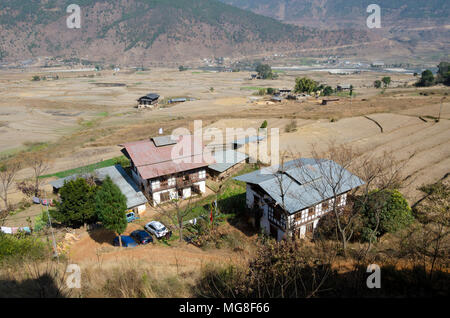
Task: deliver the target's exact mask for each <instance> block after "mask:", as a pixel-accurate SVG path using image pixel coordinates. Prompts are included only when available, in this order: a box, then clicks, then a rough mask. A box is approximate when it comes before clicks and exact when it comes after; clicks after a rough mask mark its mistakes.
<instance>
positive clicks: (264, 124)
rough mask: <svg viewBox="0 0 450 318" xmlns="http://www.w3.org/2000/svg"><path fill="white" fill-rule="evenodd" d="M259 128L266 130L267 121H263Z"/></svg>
mask: <svg viewBox="0 0 450 318" xmlns="http://www.w3.org/2000/svg"><path fill="white" fill-rule="evenodd" d="M260 128H267V120H264V121H263V123H262V124H261V127H260Z"/></svg>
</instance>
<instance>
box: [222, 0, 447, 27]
mask: <svg viewBox="0 0 450 318" xmlns="http://www.w3.org/2000/svg"><path fill="white" fill-rule="evenodd" d="M221 1H223V2H225V3H228V4H231V5H234V6H237V7H240V8H243V9H248V10H252V11H253V12H256V13H258V14H262V15H266V16H270V17H273V18H276V19H279V20H282V21H286V22H291V23H297V24H299V25H310V26H314V27H326V28H330V27H332V28H346V27H352V28H360V29H361V28H365V21H366V18H367V16H368V15H369V14H368V13H366V8H367V6H368V5H369V4H371V3H376V4H378V5H379V6H380V7H381V10H382V21H383V26H384V27H405V25H404V23H407V24H409V26H411V25H412V24H413V23H414V26H416V27H418V26H425V25H438V24H442V23H445V22H448V21H447V19H448V16H449V13H450V3H449V2H448V1H446V0H417V1H406V0H379V1H376V2H374V1H371V0H221Z"/></svg>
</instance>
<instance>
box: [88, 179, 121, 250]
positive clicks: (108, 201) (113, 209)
mask: <svg viewBox="0 0 450 318" xmlns="http://www.w3.org/2000/svg"><path fill="white" fill-rule="evenodd" d="M126 208H127V199H126V197H125V196H124V195H123V194H122V192H121V191H120V189H119V188H118V187H117V186H116V185H115V184H114V183H113V182H112V180H111V178H110V177H107V178H106V179H105V180H104V181H103V184H102V186H101V187H100V189H99V190H98V191H97V193H96V195H95V211H96V213H97V216H98V218H99V220H100V221H101V222H102V223H103V226H104V227H105V228H106V229H108V230H111V231H114V232H115V233H117V234H118V235H119V243H120V246H122V239H121V237H120V235H121V234H122V233H123V232H124V231H125V229H126V228H127V224H128V222H127V218H126V216H125V210H126Z"/></svg>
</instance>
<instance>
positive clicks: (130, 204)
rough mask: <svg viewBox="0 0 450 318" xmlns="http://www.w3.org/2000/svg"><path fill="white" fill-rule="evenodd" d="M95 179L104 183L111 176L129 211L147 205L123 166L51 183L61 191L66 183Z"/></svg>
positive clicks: (102, 169) (72, 176) (97, 170)
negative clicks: (81, 179) (80, 179)
mask: <svg viewBox="0 0 450 318" xmlns="http://www.w3.org/2000/svg"><path fill="white" fill-rule="evenodd" d="M91 176H93V177H95V178H96V179H98V180H100V181H103V180H105V179H106V177H107V176H109V177H110V178H111V180H112V182H113V183H114V184H115V185H116V186H118V187H119V189H120V192H122V193H123V195H124V196H125V197H126V198H127V209H131V208H134V207H136V206H138V205H142V204H145V203H147V198H146V197H145V196H144V194H143V193H142V191H140V190H139V188H138V187H137V185H136V183H134V181H133V180H132V179H131V177H130V176H129V175H128V174H127V173H126V172H125V170H123V168H122V166H120V165H115V166H111V167H105V168H99V169H96V170H94V171H93V172H92V173H86V174H78V175H71V176H68V177H65V178H61V179H58V180H55V181H51V182H50V184H51V185H52V186H53V187H55V188H56V189H60V188H61V187H62V186H63V185H64V183H65V182H68V181H71V180H76V179H78V178H88V177H91Z"/></svg>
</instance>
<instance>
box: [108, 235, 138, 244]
mask: <svg viewBox="0 0 450 318" xmlns="http://www.w3.org/2000/svg"><path fill="white" fill-rule="evenodd" d="M120 238H121V239H122V246H123V247H136V246H137V245H138V244H137V243H136V242H135V241H134V240H133V239H132V238H131V236H128V235H121V236H120ZM113 245H114V246H120V244H119V237H118V236H116V237H115V238H114V241H113Z"/></svg>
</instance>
